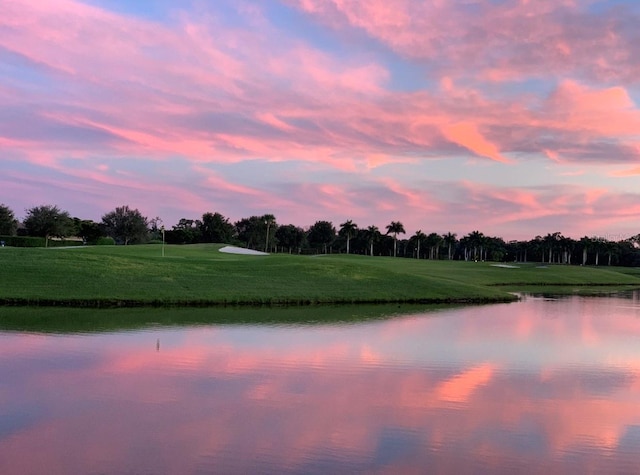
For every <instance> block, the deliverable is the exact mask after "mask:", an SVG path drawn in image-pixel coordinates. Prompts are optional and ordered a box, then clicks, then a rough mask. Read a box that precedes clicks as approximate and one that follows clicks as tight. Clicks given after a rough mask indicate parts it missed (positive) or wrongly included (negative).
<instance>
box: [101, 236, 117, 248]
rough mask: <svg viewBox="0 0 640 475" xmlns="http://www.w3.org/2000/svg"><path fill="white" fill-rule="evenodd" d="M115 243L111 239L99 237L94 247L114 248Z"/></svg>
mask: <svg viewBox="0 0 640 475" xmlns="http://www.w3.org/2000/svg"><path fill="white" fill-rule="evenodd" d="M115 244H116V242H115V241H114V240H113V238H111V237H104V236H103V237H101V238H98V240H97V241H96V246H115Z"/></svg>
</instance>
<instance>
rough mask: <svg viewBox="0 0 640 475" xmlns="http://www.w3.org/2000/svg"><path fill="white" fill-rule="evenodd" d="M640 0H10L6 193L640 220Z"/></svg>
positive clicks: (367, 219) (234, 213)
mask: <svg viewBox="0 0 640 475" xmlns="http://www.w3.org/2000/svg"><path fill="white" fill-rule="evenodd" d="M638 24H640V2H638V1H636V0H626V1H625V0H608V1H603V0H598V1H596V0H548V1H547V0H450V1H447V0H393V1H390V0H367V1H366V2H365V1H360V0H215V1H214V0H211V1H204V0H194V1H181V2H175V1H171V0H137V1H130V0H47V1H43V0H0V203H4V204H5V205H8V206H9V207H10V208H12V209H13V210H14V212H15V214H16V217H18V218H20V219H21V218H23V217H24V214H25V209H26V208H29V207H32V206H36V205H41V204H56V205H58V206H59V207H61V208H62V209H65V210H68V211H69V213H70V214H71V215H72V216H78V217H81V218H85V219H93V220H96V221H99V220H100V219H101V217H102V215H103V214H105V213H106V212H108V211H110V210H112V209H113V208H115V207H116V206H121V205H124V204H127V205H129V206H131V207H134V208H138V209H139V210H140V211H141V212H142V213H143V214H145V215H146V216H149V217H155V216H159V217H160V218H162V220H163V222H164V224H165V226H167V227H171V226H172V225H174V224H176V223H177V221H178V220H179V219H180V218H191V219H194V218H199V217H200V216H201V215H202V214H203V213H204V212H207V211H212V212H213V211H218V212H220V213H222V214H223V215H225V216H227V217H229V218H230V219H231V221H236V220H238V219H240V218H243V217H247V216H250V215H255V214H264V213H272V214H274V215H275V216H276V218H277V220H278V222H279V223H280V224H287V223H293V224H296V225H299V226H303V227H306V226H309V225H311V224H313V223H314V222H315V221H316V220H319V219H326V220H330V221H333V223H334V224H335V225H338V224H339V223H341V222H343V221H345V220H347V219H352V220H353V221H354V222H355V223H357V224H358V225H359V226H360V227H367V226H369V225H372V224H374V225H377V226H378V227H380V228H381V229H384V227H385V226H386V225H387V224H389V223H390V222H391V221H392V220H394V221H396V220H399V221H401V222H402V223H404V226H405V229H406V230H407V235H411V234H413V233H414V232H415V231H416V230H418V229H421V230H422V231H423V232H426V233H429V232H438V233H445V232H455V233H458V235H459V236H462V235H464V234H467V233H469V232H470V231H473V230H479V231H481V232H483V233H485V234H488V235H494V236H502V237H504V238H505V239H529V238H532V237H534V236H536V235H544V234H547V233H551V232H555V231H560V232H562V233H563V234H565V235H566V236H570V237H574V238H579V237H581V236H584V235H589V236H591V235H598V236H603V237H606V238H608V239H614V240H617V239H624V238H627V237H629V236H631V235H635V234H638V233H640V187H638V184H639V183H640V107H639V105H640V28H638Z"/></svg>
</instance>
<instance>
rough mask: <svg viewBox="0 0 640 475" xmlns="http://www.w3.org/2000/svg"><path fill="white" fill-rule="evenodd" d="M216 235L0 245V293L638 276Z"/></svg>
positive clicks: (388, 297) (423, 288) (138, 293)
mask: <svg viewBox="0 0 640 475" xmlns="http://www.w3.org/2000/svg"><path fill="white" fill-rule="evenodd" d="M220 247H222V245H215V244H209V245H192V246H170V245H167V246H166V247H165V257H162V251H161V246H159V245H142V246H95V247H81V248H73V249H58V248H53V249H33V248H31V249H26V248H8V247H5V248H2V249H0V263H1V264H2V275H3V278H2V284H1V285H0V302H2V303H4V304H13V305H66V306H100V307H103V306H136V305H173V306H198V305H201V306H208V305H221V304H317V303H376V302H404V303H409V302H422V303H436V302H490V301H505V300H509V299H512V298H513V296H512V295H511V294H509V293H507V292H506V290H517V289H518V288H521V287H522V288H524V287H531V286H554V287H558V288H560V287H561V286H562V287H566V286H636V287H640V275H638V274H634V273H633V272H630V271H628V270H621V269H616V268H605V267H600V268H592V267H578V266H559V265H558V266H545V267H542V266H537V265H534V264H528V265H519V266H518V268H502V267H495V266H493V265H491V264H490V263H481V262H480V263H476V262H460V261H453V262H449V261H427V260H415V259H413V260H412V259H401V258H388V257H373V258H372V257H368V256H346V255H329V256H292V255H288V254H276V255H269V256H244V255H237V254H225V253H221V252H219V249H220Z"/></svg>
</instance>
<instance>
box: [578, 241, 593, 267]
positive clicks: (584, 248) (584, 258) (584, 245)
mask: <svg viewBox="0 0 640 475" xmlns="http://www.w3.org/2000/svg"><path fill="white" fill-rule="evenodd" d="M580 244H582V265H583V266H584V265H586V264H587V257H588V256H589V255H588V253H589V248H590V247H591V239H589V238H588V237H587V236H584V237H582V238H580Z"/></svg>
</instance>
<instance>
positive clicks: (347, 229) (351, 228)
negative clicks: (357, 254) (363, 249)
mask: <svg viewBox="0 0 640 475" xmlns="http://www.w3.org/2000/svg"><path fill="white" fill-rule="evenodd" d="M357 229H358V225H357V224H355V223H354V222H353V221H351V220H350V219H349V220H347V221H345V222H344V223H342V224H341V225H340V233H339V234H340V235H341V236H345V237H346V238H347V254H349V241H351V236H352V235H353V233H354V232H355V231H356V230H357Z"/></svg>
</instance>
